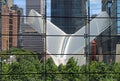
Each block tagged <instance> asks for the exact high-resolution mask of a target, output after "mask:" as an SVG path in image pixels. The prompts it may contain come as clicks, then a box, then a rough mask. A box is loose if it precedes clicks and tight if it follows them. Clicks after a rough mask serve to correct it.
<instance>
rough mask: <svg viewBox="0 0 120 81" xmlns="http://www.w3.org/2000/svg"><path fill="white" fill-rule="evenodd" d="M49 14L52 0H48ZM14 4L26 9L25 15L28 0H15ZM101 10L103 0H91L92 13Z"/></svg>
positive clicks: (48, 13) (97, 12)
mask: <svg viewBox="0 0 120 81" xmlns="http://www.w3.org/2000/svg"><path fill="white" fill-rule="evenodd" d="M47 1H48V2H47V15H49V16H50V6H51V5H50V0H47ZM14 4H17V5H18V6H19V7H21V8H23V9H24V15H25V13H26V12H25V11H26V8H25V7H26V6H25V5H26V0H14ZM100 12H101V0H90V14H91V15H93V14H99V13H100Z"/></svg>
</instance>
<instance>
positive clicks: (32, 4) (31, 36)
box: [20, 0, 44, 53]
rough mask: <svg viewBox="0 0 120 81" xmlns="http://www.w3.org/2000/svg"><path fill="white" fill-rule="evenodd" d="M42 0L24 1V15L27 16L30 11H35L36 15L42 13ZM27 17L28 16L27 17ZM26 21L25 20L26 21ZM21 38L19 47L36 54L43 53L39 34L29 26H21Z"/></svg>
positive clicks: (41, 39)
mask: <svg viewBox="0 0 120 81" xmlns="http://www.w3.org/2000/svg"><path fill="white" fill-rule="evenodd" d="M43 1H44V0H26V15H27V16H28V15H29V12H30V10H31V9H34V10H36V11H37V12H38V13H40V14H42V12H43V9H42V8H43V7H42V6H44V5H43V4H42V3H43ZM28 17H29V16H28ZM26 21H27V20H26ZM21 28H22V34H23V36H22V38H21V44H20V46H21V47H22V48H24V49H29V50H32V51H35V52H38V53H43V38H42V36H41V34H39V33H38V32H36V31H35V30H34V29H33V28H32V27H31V26H29V25H27V24H22V25H21Z"/></svg>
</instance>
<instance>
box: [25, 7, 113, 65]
mask: <svg viewBox="0 0 120 81" xmlns="http://www.w3.org/2000/svg"><path fill="white" fill-rule="evenodd" d="M29 16H33V17H29V18H28V20H27V21H28V22H27V24H29V25H31V27H33V29H35V30H36V31H37V32H39V33H40V34H42V33H43V30H44V29H43V27H44V26H43V22H44V21H43V19H42V15H40V14H39V13H37V12H36V11H35V10H33V9H32V10H31V11H30V13H29ZM34 16H36V17H34ZM111 24H112V22H111V19H110V18H109V15H108V14H107V13H106V12H105V11H103V12H101V13H100V14H99V15H98V16H97V17H96V18H94V19H92V20H91V21H90V25H89V26H90V35H95V36H98V35H99V34H101V33H102V32H103V31H104V30H105V29H107V28H108V27H109V26H110V25H111ZM87 25H88V24H87ZM87 25H86V26H87ZM86 26H83V27H82V28H81V29H79V30H78V31H77V32H75V33H74V34H66V33H65V32H63V31H62V30H61V29H59V28H58V27H57V26H55V25H54V24H53V23H51V22H50V21H49V20H46V30H45V31H46V35H48V36H46V45H47V46H46V50H47V53H48V54H49V55H50V56H51V57H52V59H53V61H54V62H55V64H56V65H57V66H59V65H60V64H63V65H65V64H66V63H67V61H68V59H69V58H70V57H74V58H75V60H76V61H77V63H78V65H80V66H81V65H83V64H85V63H86V57H85V55H84V47H85V38H84V37H79V36H75V35H84V34H85V27H86ZM54 35H55V36H54ZM94 38H95V37H90V41H92V40H93V39H94ZM52 54H56V55H52ZM57 54H58V55H57ZM74 54H78V55H74ZM81 54H83V55H81Z"/></svg>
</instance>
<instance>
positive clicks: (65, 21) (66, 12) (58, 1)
mask: <svg viewBox="0 0 120 81" xmlns="http://www.w3.org/2000/svg"><path fill="white" fill-rule="evenodd" d="M85 2H86V0H51V21H52V22H53V23H54V24H55V25H56V26H58V27H59V28H60V29H62V30H63V31H65V32H66V33H69V34H71V33H74V32H75V31H77V30H78V29H79V28H81V27H82V26H83V25H85V18H84V17H85V14H86V8H85V6H86V5H85Z"/></svg>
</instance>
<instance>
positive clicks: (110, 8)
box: [97, 0, 120, 63]
mask: <svg viewBox="0 0 120 81" xmlns="http://www.w3.org/2000/svg"><path fill="white" fill-rule="evenodd" d="M102 11H107V13H108V14H109V15H110V17H111V20H112V25H111V26H110V27H109V28H107V29H106V30H105V31H103V33H101V35H100V36H98V37H97V46H98V48H102V54H103V59H104V60H105V62H106V63H109V62H110V60H111V59H112V61H115V54H116V45H117V44H120V18H119V17H120V0H102Z"/></svg>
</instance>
